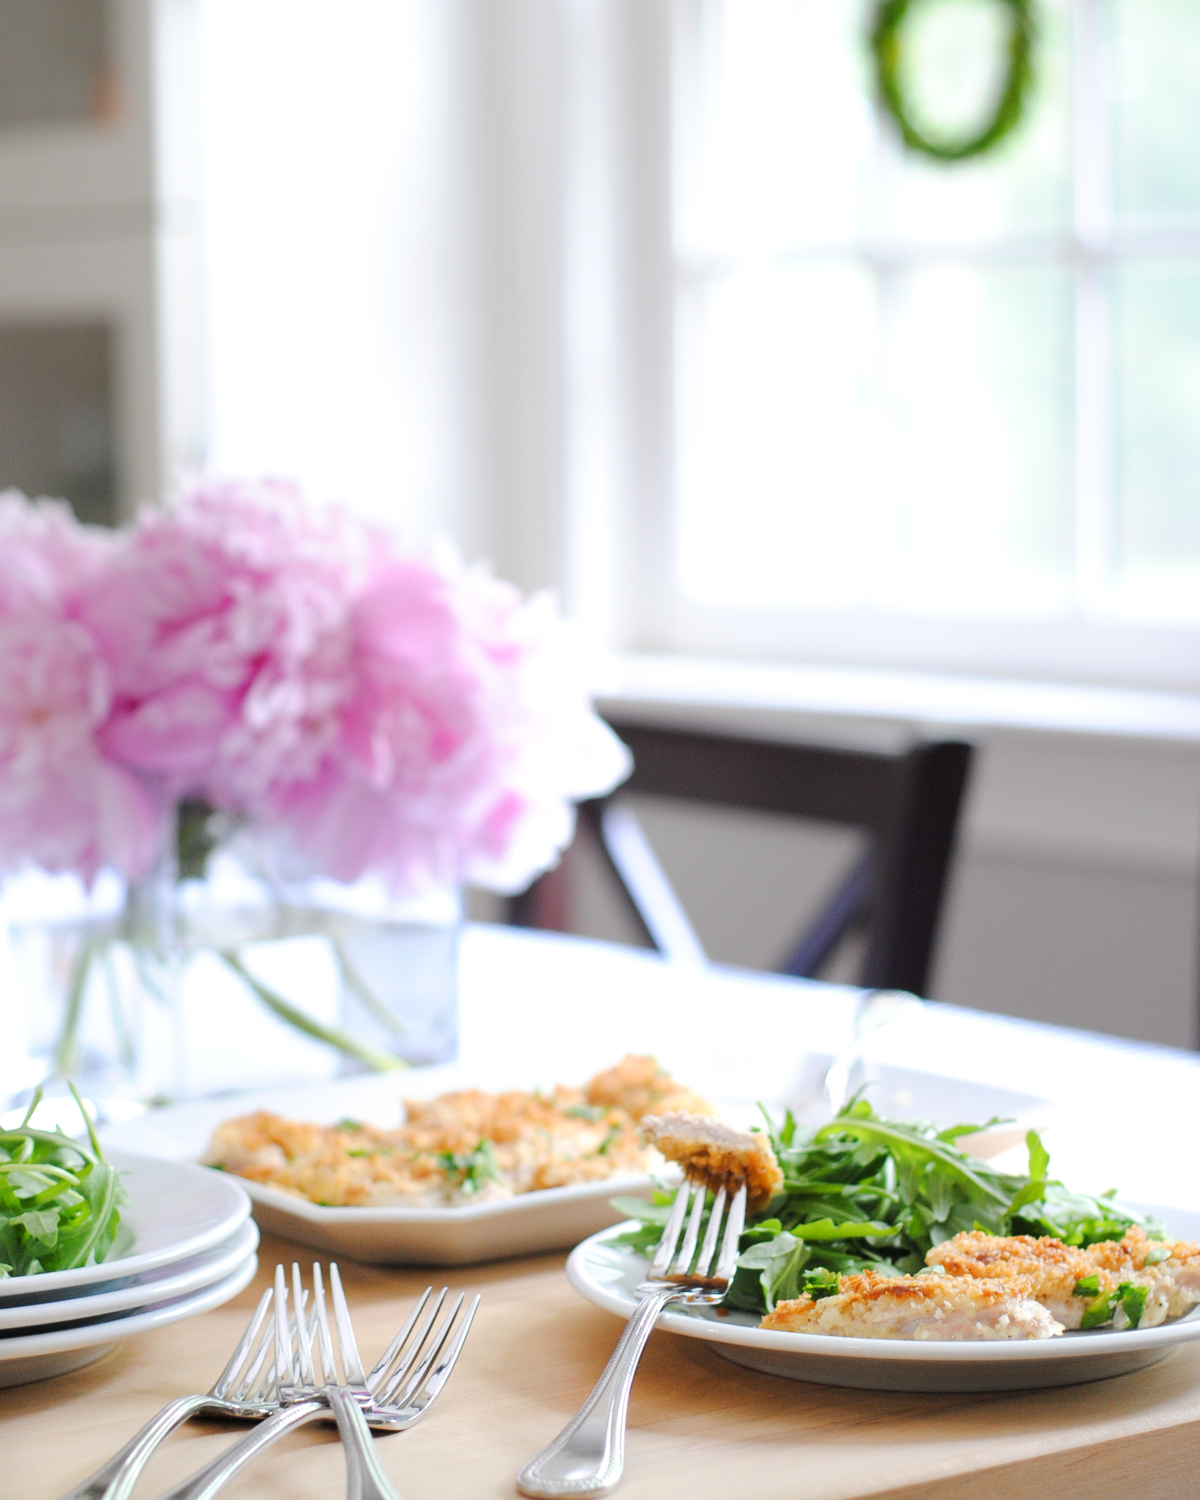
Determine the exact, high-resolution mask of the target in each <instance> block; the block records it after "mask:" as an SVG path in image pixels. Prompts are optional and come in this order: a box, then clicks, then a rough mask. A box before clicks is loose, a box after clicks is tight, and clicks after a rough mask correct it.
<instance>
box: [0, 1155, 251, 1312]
mask: <svg viewBox="0 0 1200 1500" xmlns="http://www.w3.org/2000/svg"><path fill="white" fill-rule="evenodd" d="M105 1155H106V1157H107V1159H108V1161H109V1162H110V1163H111V1164H112V1165H113V1166H114V1167H116V1168H118V1170H119V1171H120V1172H121V1174H122V1176H121V1182H122V1185H123V1187H124V1188H125V1192H126V1193H127V1195H128V1197H129V1202H128V1204H127V1205H126V1206H125V1207H123V1208H122V1209H121V1227H120V1229H119V1230H118V1232H117V1239H116V1243H115V1244H114V1245H113V1248H112V1250H111V1251H110V1253H109V1256H108V1259H107V1260H103V1261H101V1262H100V1264H99V1265H94V1266H80V1267H79V1268H78V1269H77V1270H74V1271H46V1272H42V1273H41V1274H40V1275H38V1276H36V1277H29V1276H13V1277H5V1278H4V1279H3V1280H0V1304H2V1303H4V1302H6V1301H8V1300H9V1299H10V1298H14V1297H17V1298H20V1297H24V1296H25V1295H26V1294H28V1293H31V1292H35V1291H36V1292H38V1293H45V1292H57V1293H59V1294H60V1295H86V1294H87V1291H88V1289H89V1288H91V1287H94V1286H96V1284H97V1283H99V1282H109V1281H117V1280H124V1279H125V1278H126V1277H130V1276H140V1275H141V1274H142V1273H143V1272H145V1271H153V1270H156V1269H157V1268H158V1267H160V1266H165V1265H169V1264H172V1263H173V1262H176V1261H183V1260H190V1259H191V1258H192V1256H195V1255H200V1254H202V1253H203V1252H204V1251H206V1250H211V1249H212V1248H213V1246H214V1245H219V1244H221V1242H222V1241H224V1240H227V1239H229V1238H230V1236H231V1235H232V1234H233V1233H234V1231H235V1230H236V1229H237V1228H238V1227H239V1226H240V1225H241V1224H243V1223H244V1222H245V1220H246V1218H247V1217H248V1216H249V1213H250V1200H249V1198H248V1197H247V1196H246V1193H245V1191H244V1189H243V1187H242V1185H241V1182H240V1180H239V1179H238V1178H236V1177H226V1176H224V1175H222V1174H221V1173H220V1172H211V1171H209V1170H208V1169H207V1168H205V1167H198V1166H196V1165H195V1164H194V1163H193V1162H189V1161H163V1160H162V1159H161V1158H158V1157H155V1156H137V1155H133V1154H132V1153H130V1152H128V1151H120V1150H112V1151H109V1150H108V1149H107V1148H106V1150H105Z"/></svg>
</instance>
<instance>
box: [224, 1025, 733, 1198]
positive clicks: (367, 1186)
mask: <svg viewBox="0 0 1200 1500" xmlns="http://www.w3.org/2000/svg"><path fill="white" fill-rule="evenodd" d="M664 1106H665V1107H666V1108H668V1109H669V1108H671V1107H674V1106H685V1107H686V1108H688V1109H690V1110H693V1111H696V1112H697V1115H698V1112H699V1111H701V1110H703V1109H705V1108H707V1107H708V1106H706V1105H705V1103H704V1101H703V1100H702V1099H700V1098H699V1097H698V1095H696V1094H695V1093H693V1092H692V1090H691V1089H688V1088H685V1087H684V1086H683V1085H681V1084H677V1083H676V1082H675V1080H674V1079H673V1078H671V1076H670V1075H669V1074H668V1073H665V1072H664V1071H663V1070H662V1069H661V1068H660V1067H659V1066H658V1064H657V1063H656V1062H655V1060H654V1059H653V1058H652V1057H636V1056H632V1055H631V1056H627V1057H625V1058H623V1059H622V1061H621V1062H619V1063H618V1064H617V1065H616V1067H613V1068H609V1069H608V1070H607V1071H605V1072H603V1073H599V1074H597V1075H596V1077H595V1078H593V1079H592V1080H591V1081H590V1082H589V1083H588V1084H586V1085H585V1086H584V1087H583V1088H582V1089H573V1088H556V1089H555V1090H554V1091H553V1092H552V1093H548V1094H541V1093H523V1092H517V1091H512V1092H508V1093H501V1094H490V1093H485V1092H483V1091H482V1090H480V1089H464V1090H461V1091H459V1092H457V1093H453V1094H443V1095H441V1096H440V1097H439V1098H436V1099H430V1100H408V1101H406V1104H405V1110H406V1119H405V1123H404V1124H403V1125H401V1126H399V1127H398V1128H397V1129H394V1130H382V1129H379V1128H377V1127H375V1126H371V1125H363V1124H359V1123H356V1122H353V1121H342V1122H341V1123H340V1124H338V1125H313V1124H305V1123H302V1122H299V1121H294V1120H285V1119H283V1118H281V1117H280V1116H278V1115H273V1114H269V1113H267V1112H266V1111H259V1112H258V1113H257V1114H253V1115H245V1116H243V1117H241V1118H240V1119H235V1120H226V1121H225V1122H224V1124H222V1125H220V1126H218V1128H217V1130H216V1131H215V1132H214V1134H213V1138H212V1141H211V1142H210V1144H209V1148H208V1152H207V1154H206V1156H205V1161H206V1162H207V1163H208V1164H209V1165H211V1166H220V1167H223V1168H224V1169H225V1170H226V1171H229V1172H235V1173H237V1174H238V1175H239V1176H242V1177H246V1178H248V1179H250V1180H251V1181H254V1182H261V1183H264V1184H266V1185H268V1186H270V1187H274V1188H278V1189H280V1190H281V1191H282V1192H285V1193H291V1194H294V1195H295V1196H297V1197H302V1198H307V1199H309V1200H310V1201H311V1202H314V1203H319V1204H324V1205H328V1206H331V1207H338V1208H356V1207H357V1208H380V1207H413V1208H417V1207H429V1206H444V1205H447V1204H450V1205H453V1204H456V1203H465V1202H471V1203H480V1202H486V1201H487V1200H489V1199H493V1198H508V1197H512V1196H513V1195H514V1194H517V1193H528V1192H533V1191H536V1190H537V1189H539V1188H550V1187H565V1186H568V1185H570V1184H573V1183H581V1182H594V1181H597V1180H601V1179H604V1178H608V1177H615V1176H618V1175H620V1174H622V1173H635V1172H642V1171H645V1170H647V1168H649V1167H650V1166H651V1165H652V1160H651V1156H650V1153H649V1152H648V1150H647V1147H646V1145H645V1143H644V1141H643V1138H642V1136H641V1134H640V1132H639V1129H638V1125H639V1122H640V1120H641V1119H642V1116H643V1115H644V1114H645V1112H646V1110H647V1109H650V1108H655V1107H657V1108H662V1107H664ZM484 1143H486V1149H485V1150H484V1151H483V1153H482V1155H481V1154H480V1153H481V1146H483V1144H484Z"/></svg>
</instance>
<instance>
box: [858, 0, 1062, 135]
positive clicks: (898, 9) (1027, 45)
mask: <svg viewBox="0 0 1200 1500" xmlns="http://www.w3.org/2000/svg"><path fill="white" fill-rule="evenodd" d="M920 3H921V0H880V5H879V9H878V11H876V13H875V25H874V28H873V30H872V32H871V51H872V52H873V53H874V55H875V81H876V86H877V88H878V90H879V98H880V101H881V102H882V104H883V107H884V108H885V109H886V110H887V112H888V114H890V115H891V117H892V118H893V119H894V120H895V122H896V124H897V125H898V126H899V128H900V134H901V135H902V136H903V137H904V142H905V144H906V145H908V146H911V147H912V149H913V150H914V151H923V152H924V153H925V154H926V155H927V156H933V157H936V158H937V159H938V160H939V161H964V160H965V159H966V158H967V157H969V156H981V155H982V154H983V153H984V152H985V151H990V150H991V148H992V147H993V146H994V145H996V143H997V142H998V141H1001V140H1003V139H1004V137H1005V136H1006V135H1007V134H1008V133H1009V131H1011V130H1012V129H1013V128H1014V126H1015V125H1016V124H1017V122H1018V121H1019V120H1020V118H1021V115H1022V113H1023V111H1024V108H1025V100H1026V97H1027V95H1028V93H1029V86H1030V84H1031V83H1032V82H1033V42H1034V25H1033V14H1032V8H1031V0H999V3H1000V4H1002V5H1004V6H1005V7H1006V8H1007V10H1008V13H1009V31H1008V42H1007V44H1006V48H1005V50H1006V52H1007V54H1008V74H1007V76H1006V77H1005V80H1004V88H1003V89H1002V90H1001V93H1000V98H999V101H998V102H997V105H996V112H995V114H994V115H993V116H992V118H991V119H990V120H989V121H988V123H987V124H986V125H985V126H984V127H983V129H982V130H980V131H979V132H978V133H977V134H975V135H973V136H969V137H968V138H967V139H966V140H933V139H931V138H930V137H929V136H927V135H923V134H922V133H921V131H919V130H918V129H917V127H916V126H915V125H914V124H913V122H912V121H911V120H910V119H909V116H908V106H907V104H906V103H905V100H904V94H903V92H902V91H901V88H900V63H901V45H902V44H901V38H902V34H903V26H904V21H905V18H906V17H907V16H908V15H909V13H910V12H911V11H913V10H915V9H916V8H917V6H918V5H919V4H920Z"/></svg>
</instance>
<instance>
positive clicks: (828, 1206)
mask: <svg viewBox="0 0 1200 1500" xmlns="http://www.w3.org/2000/svg"><path fill="white" fill-rule="evenodd" d="M759 1107H760V1109H761V1108H762V1106H761V1105H760V1106H759ZM763 1115H764V1117H765V1119H766V1122H767V1131H768V1134H769V1137H770V1141H771V1145H772V1147H773V1148H774V1151H775V1155H776V1157H777V1158H778V1161H779V1165H780V1167H781V1168H782V1170H783V1178H784V1181H783V1188H782V1189H781V1191H779V1192H777V1193H776V1194H775V1196H774V1197H773V1198H772V1199H771V1202H770V1203H769V1204H768V1205H767V1206H766V1208H765V1209H763V1210H762V1211H761V1212H759V1213H758V1214H754V1215H752V1216H751V1217H750V1218H749V1219H748V1220H747V1222H746V1228H745V1230H744V1232H743V1234H742V1239H741V1255H740V1257H739V1259H738V1268H737V1271H736V1273H735V1275H734V1279H733V1281H732V1283H731V1284H730V1287H729V1290H728V1292H727V1293H726V1295H725V1305H726V1306H728V1307H735V1308H741V1309H744V1310H745V1311H747V1312H756V1313H769V1312H771V1311H772V1310H773V1309H774V1307H775V1304H776V1303H777V1302H783V1301H786V1300H788V1299H789V1298H793V1297H799V1296H801V1295H803V1294H804V1293H808V1294H809V1295H810V1296H813V1297H816V1298H820V1297H821V1296H823V1295H829V1294H831V1293H833V1292H836V1291H837V1289H838V1277H839V1275H842V1274H845V1273H851V1272H856V1271H866V1270H874V1271H880V1272H884V1273H885V1274H905V1273H907V1274H910V1275H914V1274H917V1273H919V1272H922V1271H924V1270H925V1269H926V1266H925V1255H926V1252H927V1251H929V1250H931V1249H932V1248H933V1246H934V1245H939V1244H941V1243H942V1242H943V1241H944V1240H948V1239H952V1238H953V1237H954V1236H955V1235H956V1234H959V1233H961V1232H963V1231H965V1230H972V1229H982V1230H986V1231H987V1232H988V1233H990V1234H998V1235H1012V1234H1029V1235H1052V1236H1053V1237H1054V1238H1055V1239H1059V1240H1061V1241H1062V1242H1063V1243H1064V1244H1066V1245H1081V1246H1087V1245H1093V1244H1096V1243H1097V1242H1099V1241H1101V1240H1119V1239H1121V1238H1122V1237H1123V1236H1124V1234H1125V1232H1126V1230H1127V1229H1129V1228H1130V1227H1131V1226H1132V1225H1134V1224H1137V1225H1141V1226H1142V1228H1143V1229H1145V1231H1146V1233H1147V1234H1148V1235H1149V1236H1150V1237H1151V1238H1160V1237H1161V1235H1162V1230H1161V1228H1159V1226H1157V1225H1154V1224H1153V1223H1151V1222H1150V1221H1148V1220H1147V1219H1145V1218H1144V1217H1143V1216H1142V1215H1139V1214H1136V1213H1133V1212H1131V1211H1130V1210H1128V1209H1124V1208H1122V1207H1120V1206H1119V1205H1118V1204H1117V1203H1116V1202H1115V1201H1114V1197H1115V1192H1116V1190H1115V1189H1113V1190H1112V1192H1109V1193H1105V1194H1103V1195H1101V1196H1100V1197H1092V1196H1090V1195H1088V1194H1084V1193H1072V1192H1069V1191H1068V1190H1067V1189H1066V1188H1065V1187H1064V1186H1063V1184H1062V1183H1061V1182H1058V1181H1057V1180H1055V1179H1054V1178H1051V1177H1050V1176H1049V1166H1050V1158H1049V1155H1048V1154H1047V1152H1046V1149H1045V1147H1044V1146H1043V1145H1042V1142H1041V1140H1040V1139H1039V1137H1038V1135H1037V1133H1036V1132H1035V1131H1032V1130H1031V1131H1030V1132H1029V1133H1028V1135H1027V1136H1026V1145H1027V1147H1028V1150H1029V1169H1028V1172H1027V1173H1026V1175H1024V1176H1016V1175H1012V1174H1009V1173H1005V1172H999V1171H997V1170H996V1169H995V1168H994V1167H991V1166H989V1164H988V1163H987V1162H985V1161H982V1160H980V1159H979V1158H978V1157H974V1156H970V1155H968V1154H967V1152H965V1151H963V1150H961V1149H960V1148H959V1146H958V1145H957V1144H956V1143H957V1142H958V1141H959V1140H961V1139H962V1138H963V1137H965V1136H969V1135H970V1134H972V1133H973V1132H974V1131H978V1130H983V1129H986V1128H987V1127H989V1126H992V1125H997V1124H1002V1123H1004V1122H1003V1121H1001V1120H999V1119H992V1120H988V1121H987V1122H986V1124H984V1125H954V1126H951V1127H950V1128H949V1129H946V1130H937V1129H936V1128H935V1127H934V1126H932V1125H925V1124H920V1123H913V1122H908V1123H905V1122H901V1121H897V1120H888V1119H883V1118H881V1117H880V1116H879V1115H877V1114H876V1113H875V1111H874V1110H873V1109H872V1108H871V1106H870V1104H869V1103H868V1102H867V1101H866V1100H865V1099H857V1100H855V1101H853V1102H852V1103H851V1104H850V1106H849V1107H847V1108H846V1109H845V1110H844V1111H843V1112H842V1113H841V1114H840V1115H839V1116H838V1117H837V1118H836V1119H833V1120H830V1121H829V1123H828V1124H826V1125H822V1126H821V1127H820V1128H819V1129H816V1130H812V1129H808V1128H806V1127H805V1126H802V1125H800V1124H798V1123H797V1121H796V1120H795V1119H794V1118H793V1116H792V1114H791V1111H790V1110H789V1111H788V1112H787V1114H786V1115H785V1116H784V1119H783V1123H782V1124H776V1122H775V1121H774V1120H773V1119H772V1118H771V1116H770V1115H769V1114H768V1113H767V1111H766V1110H765V1109H763ZM674 1196H675V1193H674V1190H673V1189H666V1190H663V1189H660V1190H657V1191H656V1192H655V1193H654V1195H653V1198H652V1199H651V1200H650V1201H649V1202H646V1201H645V1200H644V1199H639V1198H631V1197H620V1198H614V1199H612V1205H613V1207H614V1208H615V1209H617V1211H618V1212H620V1213H624V1214H625V1215H626V1216H627V1217H628V1218H631V1219H638V1220H640V1225H639V1227H638V1228H637V1229H633V1230H629V1231H627V1232H626V1233H625V1234H623V1235H620V1236H618V1237H617V1240H616V1243H618V1244H625V1245H628V1246H630V1247H631V1248H633V1249H635V1250H638V1251H641V1252H642V1253H649V1252H651V1251H653V1249H654V1248H655V1246H656V1245H657V1244H658V1241H659V1239H660V1237H661V1235H662V1227H663V1225H664V1224H665V1223H666V1220H667V1214H668V1212H669V1211H670V1206H671V1203H672V1201H673V1200H674ZM710 1203H711V1195H710ZM706 1217H707V1215H706Z"/></svg>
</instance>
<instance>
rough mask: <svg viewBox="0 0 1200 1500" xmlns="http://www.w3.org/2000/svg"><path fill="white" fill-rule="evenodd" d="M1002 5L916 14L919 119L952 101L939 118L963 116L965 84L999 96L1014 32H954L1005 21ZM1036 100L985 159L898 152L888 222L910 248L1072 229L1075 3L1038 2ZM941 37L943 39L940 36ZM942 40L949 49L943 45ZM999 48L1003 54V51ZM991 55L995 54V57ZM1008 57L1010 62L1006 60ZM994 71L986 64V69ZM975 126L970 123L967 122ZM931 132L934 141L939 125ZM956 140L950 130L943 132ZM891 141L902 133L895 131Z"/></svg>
mask: <svg viewBox="0 0 1200 1500" xmlns="http://www.w3.org/2000/svg"><path fill="white" fill-rule="evenodd" d="M998 9H999V7H992V6H986V7H985V6H982V5H979V6H974V5H968V6H964V5H962V4H961V0H953V3H949V0H943V3H942V4H940V5H928V6H925V7H914V8H913V9H912V10H911V11H910V13H909V14H910V17H911V20H910V21H909V22H907V23H906V29H905V37H906V41H907V42H908V44H909V51H910V52H911V55H912V59H913V66H912V69H911V81H910V82H909V83H908V88H909V91H910V93H911V98H912V105H913V112H914V113H916V110H917V109H918V107H919V106H920V103H921V101H922V99H925V98H928V105H927V107H926V110H925V113H927V114H929V115H931V116H932V115H933V114H934V108H933V106H934V105H935V104H937V103H939V102H941V100H942V99H943V98H944V99H945V105H946V107H945V108H944V109H942V110H940V111H938V114H937V118H938V119H939V120H946V121H948V122H949V121H953V120H955V119H958V118H962V113H961V109H960V108H956V106H958V105H959V104H960V101H959V99H958V98H957V97H956V96H958V95H959V94H960V89H961V87H963V86H965V85H963V84H961V83H960V81H961V80H969V81H970V83H969V87H970V89H971V90H972V91H974V92H975V93H977V94H979V95H982V96H983V97H984V98H985V99H986V98H988V97H992V98H994V97H995V89H996V87H997V81H996V77H995V75H997V74H998V73H999V71H1000V70H999V69H998V68H997V67H996V66H995V61H994V59H995V58H996V55H997V52H998V51H999V48H1002V47H1003V43H1004V38H1005V36H1006V34H1007V33H1006V28H1004V26H1003V24H1002V23H1001V24H1000V25H993V26H990V27H983V26H973V25H961V29H960V27H959V26H957V25H955V24H954V23H955V21H956V13H957V12H963V15H962V21H963V22H966V21H968V19H969V18H971V13H972V12H980V13H981V15H980V16H979V19H990V20H992V21H996V20H998V19H1000V18H999V17H997V16H996V15H995V12H996V11H997V10H998ZM1037 14H1038V33H1037V51H1036V53H1035V61H1034V67H1035V81H1034V88H1033V93H1032V95H1031V98H1030V101H1029V103H1028V104H1027V106H1026V114H1025V117H1024V119H1023V120H1022V121H1021V123H1020V125H1019V126H1018V127H1017V130H1016V131H1015V132H1014V133H1013V134H1012V135H1011V136H1009V137H1008V139H1007V140H1005V141H1003V142H1002V143H1001V144H1000V145H999V146H998V147H997V148H996V149H995V151H991V152H988V154H987V155H986V156H984V157H982V158H980V159H979V160H967V161H964V162H954V163H945V162H937V161H933V160H931V159H930V158H928V157H925V156H921V155H919V154H917V153H916V152H913V151H908V150H901V149H900V148H899V147H897V148H896V151H895V154H894V160H893V164H892V168H891V171H890V172H889V174H888V180H887V193H888V203H887V223H888V227H889V229H890V230H891V232H892V233H893V234H895V235H897V236H899V237H901V238H903V239H907V240H910V241H912V240H922V239H924V240H935V241H958V242H961V241H970V240H979V239H985V238H988V237H992V236H997V235H1032V234H1051V233H1055V232H1058V231H1062V230H1066V229H1067V228H1068V227H1069V225H1070V213H1071V191H1070V151H1071V145H1070V141H1071V137H1070V115H1071V87H1070V50H1071V36H1070V30H1071V29H1070V22H1069V17H1068V6H1067V0H1040V3H1039V5H1038V7H1037ZM939 32H941V33H943V35H942V36H941V37H939ZM939 41H941V42H942V45H938V43H939ZM997 44H999V48H998V46H997ZM989 52H990V54H991V56H990V57H989ZM1001 55H1002V54H1001ZM988 62H990V63H991V66H984V64H985V63H988ZM968 118H970V116H969V115H968ZM929 128H930V131H931V133H933V128H932V124H931V125H930V127H929ZM943 133H949V132H943ZM889 138H890V139H892V140H893V141H894V140H895V138H896V137H895V132H894V131H892V130H891V129H890V127H889Z"/></svg>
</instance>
